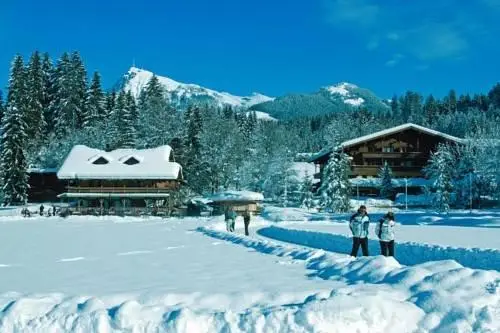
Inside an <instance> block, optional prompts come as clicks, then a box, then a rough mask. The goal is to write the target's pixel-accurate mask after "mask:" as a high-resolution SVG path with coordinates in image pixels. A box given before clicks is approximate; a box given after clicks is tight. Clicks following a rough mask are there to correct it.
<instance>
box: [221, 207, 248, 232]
mask: <svg viewBox="0 0 500 333" xmlns="http://www.w3.org/2000/svg"><path fill="white" fill-rule="evenodd" d="M251 216H252V214H251V213H250V210H248V208H247V209H245V211H244V212H243V223H244V224H245V235H246V236H248V235H249V234H250V233H249V232H248V226H249V225H250V219H251ZM237 217H238V214H237V213H236V211H235V210H234V208H233V207H227V208H226V210H225V212H224V218H225V220H226V230H227V231H229V232H234V226H235V224H236V218H237Z"/></svg>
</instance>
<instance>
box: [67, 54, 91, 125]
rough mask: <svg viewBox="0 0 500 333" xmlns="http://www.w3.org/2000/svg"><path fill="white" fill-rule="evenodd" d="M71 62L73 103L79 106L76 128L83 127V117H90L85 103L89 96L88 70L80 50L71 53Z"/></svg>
mask: <svg viewBox="0 0 500 333" xmlns="http://www.w3.org/2000/svg"><path fill="white" fill-rule="evenodd" d="M70 62H71V79H72V80H71V81H72V89H73V91H72V92H73V99H74V100H73V104H74V105H75V106H76V107H77V112H76V115H77V124H76V128H82V127H83V119H84V118H89V116H88V112H87V109H86V103H85V101H86V97H87V71H86V70H85V66H84V64H83V61H82V58H81V57H80V54H79V53H78V52H76V51H75V52H73V53H72V54H71V59H70Z"/></svg>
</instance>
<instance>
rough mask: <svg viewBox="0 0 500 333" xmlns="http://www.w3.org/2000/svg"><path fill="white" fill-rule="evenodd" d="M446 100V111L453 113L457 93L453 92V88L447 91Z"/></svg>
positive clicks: (455, 108) (455, 110) (455, 106)
mask: <svg viewBox="0 0 500 333" xmlns="http://www.w3.org/2000/svg"><path fill="white" fill-rule="evenodd" d="M447 102H448V105H447V106H448V112H449V113H454V112H457V93H456V92H455V90H453V89H452V90H450V92H449V93H448V98H447Z"/></svg>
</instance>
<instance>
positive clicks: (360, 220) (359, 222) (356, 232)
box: [349, 206, 370, 257]
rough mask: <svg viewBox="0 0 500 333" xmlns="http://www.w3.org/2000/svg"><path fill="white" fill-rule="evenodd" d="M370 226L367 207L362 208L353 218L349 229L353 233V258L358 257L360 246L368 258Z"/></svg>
mask: <svg viewBox="0 0 500 333" xmlns="http://www.w3.org/2000/svg"><path fill="white" fill-rule="evenodd" d="M369 226H370V217H369V216H368V213H367V212H366V206H360V207H359V209H358V211H357V213H356V214H354V215H353V216H351V219H350V221H349V228H350V229H351V232H352V251H351V256H353V257H356V256H357V255H358V250H359V246H360V245H361V250H362V252H363V256H368V255H369V254H368V228H369Z"/></svg>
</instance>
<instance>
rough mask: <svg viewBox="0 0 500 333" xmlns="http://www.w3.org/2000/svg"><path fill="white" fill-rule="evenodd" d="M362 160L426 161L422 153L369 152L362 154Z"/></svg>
mask: <svg viewBox="0 0 500 333" xmlns="http://www.w3.org/2000/svg"><path fill="white" fill-rule="evenodd" d="M361 155H362V157H363V158H382V159H397V158H400V159H427V156H426V154H424V153H423V152H406V153H400V152H371V153H362V154H361Z"/></svg>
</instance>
